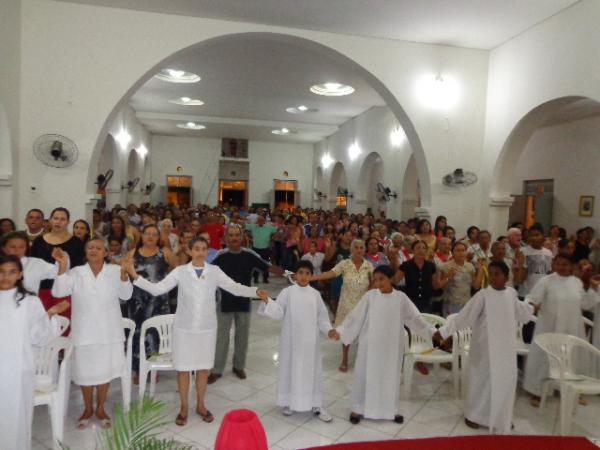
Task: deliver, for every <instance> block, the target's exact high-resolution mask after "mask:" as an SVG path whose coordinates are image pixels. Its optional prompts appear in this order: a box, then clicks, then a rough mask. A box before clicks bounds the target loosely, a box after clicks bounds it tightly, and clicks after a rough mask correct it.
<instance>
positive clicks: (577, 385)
mask: <svg viewBox="0 0 600 450" xmlns="http://www.w3.org/2000/svg"><path fill="white" fill-rule="evenodd" d="M534 342H535V343H536V344H537V345H538V346H539V347H540V348H541V349H542V350H543V351H544V352H546V356H548V362H549V366H550V374H549V377H548V379H547V380H546V381H545V382H544V386H543V388H542V398H541V402H540V409H541V408H543V406H544V404H545V400H546V397H547V395H548V394H550V393H551V392H552V390H553V389H554V387H556V386H558V388H559V389H560V434H561V435H563V436H565V435H567V434H568V433H569V431H570V428H571V422H572V416H573V411H574V409H575V405H576V402H577V400H578V398H579V396H580V395H582V394H588V395H598V394H600V379H598V378H592V377H588V376H585V375H581V374H578V373H576V369H575V361H574V359H575V360H577V358H578V355H577V354H578V353H579V352H582V351H583V352H584V353H586V356H587V355H590V356H592V357H594V356H595V357H596V358H600V350H598V349H597V348H596V347H594V346H593V345H592V344H590V343H589V342H587V341H585V340H583V339H581V338H578V337H576V336H571V335H568V334H560V333H543V334H540V335H538V336H536V337H535V339H534Z"/></svg>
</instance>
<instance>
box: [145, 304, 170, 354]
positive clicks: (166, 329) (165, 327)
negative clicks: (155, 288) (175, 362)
mask: <svg viewBox="0 0 600 450" xmlns="http://www.w3.org/2000/svg"><path fill="white" fill-rule="evenodd" d="M174 319H175V314H164V315H161V316H155V317H151V318H149V319H147V320H145V321H144V323H142V330H141V333H140V339H142V340H143V339H144V338H145V336H146V332H147V331H148V330H149V329H151V328H154V329H156V331H157V332H158V339H159V345H158V353H159V354H161V355H162V354H164V353H171V344H172V340H173V320H174ZM142 350H143V348H140V352H141V351H142Z"/></svg>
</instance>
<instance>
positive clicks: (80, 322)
mask: <svg viewBox="0 0 600 450" xmlns="http://www.w3.org/2000/svg"><path fill="white" fill-rule="evenodd" d="M105 245H106V244H105V242H104V240H102V239H99V238H92V239H91V240H89V241H88V242H87V243H86V246H85V256H86V259H87V263H86V264H85V265H83V266H77V267H74V268H73V269H71V270H69V271H68V272H67V264H68V255H67V254H66V253H65V252H63V251H62V250H61V249H59V248H58V247H57V248H55V249H54V251H53V252H52V256H53V257H54V258H55V259H56V260H57V261H58V262H59V265H60V270H59V276H58V277H56V279H55V281H54V285H53V287H52V294H53V295H54V296H55V297H66V296H67V295H71V303H72V305H73V306H72V308H73V309H72V312H71V321H72V322H71V335H70V337H71V339H72V341H73V371H72V377H73V381H74V382H75V383H76V384H78V385H79V386H81V393H82V395H83V403H84V411H83V414H82V415H81V417H80V418H79V421H78V425H77V427H78V428H79V429H83V428H85V427H87V425H88V423H89V420H90V418H91V417H92V416H93V415H94V405H93V398H94V390H95V391H96V410H95V414H96V417H97V418H98V420H100V423H101V426H102V428H109V427H110V426H111V422H110V418H109V417H108V415H107V414H106V411H105V410H104V404H105V402H106V398H107V396H108V387H109V384H110V381H111V380H112V379H114V378H119V377H121V376H122V375H123V369H124V364H125V353H124V346H123V343H124V341H125V333H124V332H123V325H122V315H121V306H120V300H119V299H121V300H129V299H130V298H131V293H132V292H133V286H132V285H131V283H130V282H129V277H128V276H127V273H126V272H125V270H124V269H123V268H122V267H121V266H118V265H115V264H107V263H105V258H106V257H107V255H108V251H107V248H106V247H105Z"/></svg>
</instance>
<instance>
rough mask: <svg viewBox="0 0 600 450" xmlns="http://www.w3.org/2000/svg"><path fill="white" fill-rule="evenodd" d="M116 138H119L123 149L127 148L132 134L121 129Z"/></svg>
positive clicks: (118, 140)
mask: <svg viewBox="0 0 600 450" xmlns="http://www.w3.org/2000/svg"><path fill="white" fill-rule="evenodd" d="M115 139H116V140H117V142H118V143H119V145H120V146H121V148H122V149H126V148H127V144H129V143H130V142H131V136H130V134H129V133H128V132H127V131H125V130H124V129H121V131H119V134H117V135H116V136H115Z"/></svg>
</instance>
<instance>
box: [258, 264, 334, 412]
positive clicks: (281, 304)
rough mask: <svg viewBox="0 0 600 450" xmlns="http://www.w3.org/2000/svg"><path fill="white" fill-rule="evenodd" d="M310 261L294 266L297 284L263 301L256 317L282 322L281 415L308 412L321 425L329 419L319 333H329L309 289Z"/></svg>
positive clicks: (316, 298) (319, 303) (317, 298)
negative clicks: (326, 408) (324, 404)
mask: <svg viewBox="0 0 600 450" xmlns="http://www.w3.org/2000/svg"><path fill="white" fill-rule="evenodd" d="M313 270H314V269H313V265H312V263H311V262H310V261H299V262H298V264H297V265H296V274H295V281H296V284H294V285H292V286H290V287H287V288H285V289H283V290H282V291H281V292H280V293H279V295H278V296H277V300H276V301H273V300H271V299H265V300H264V301H263V303H262V304H261V305H260V306H259V308H258V314H261V315H263V316H267V317H270V318H272V319H275V320H282V319H283V326H282V327H281V338H280V342H279V348H280V350H279V382H278V387H277V404H278V405H279V406H282V407H283V408H284V409H283V414H284V415H286V416H289V415H291V414H293V412H294V411H311V410H312V412H313V414H315V415H316V416H317V417H318V418H319V419H321V420H322V421H324V422H330V421H331V420H332V417H331V416H330V415H329V414H328V413H327V411H325V409H323V408H321V402H322V397H323V380H322V374H321V349H320V342H319V331H321V332H322V333H326V334H330V336H332V337H335V334H334V333H332V331H333V327H332V326H331V321H330V320H329V314H328V313H327V308H326V307H325V304H324V303H323V299H322V298H321V294H319V292H318V291H317V290H316V289H313V288H312V287H311V286H310V284H309V283H310V277H311V276H312V275H313Z"/></svg>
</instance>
